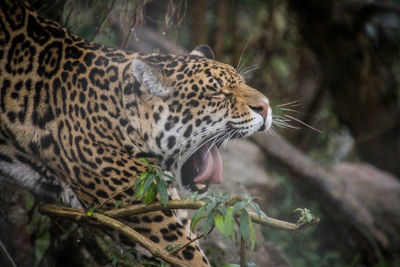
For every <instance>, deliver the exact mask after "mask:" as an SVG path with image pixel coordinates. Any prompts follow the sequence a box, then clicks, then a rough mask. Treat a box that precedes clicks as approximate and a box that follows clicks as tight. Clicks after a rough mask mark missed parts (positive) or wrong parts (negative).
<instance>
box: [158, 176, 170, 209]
mask: <svg viewBox="0 0 400 267" xmlns="http://www.w3.org/2000/svg"><path fill="white" fill-rule="evenodd" d="M157 189H158V193H159V194H160V197H161V203H162V204H163V205H164V207H165V206H167V203H168V193H167V185H166V184H165V181H164V180H162V179H160V180H158V181H157Z"/></svg>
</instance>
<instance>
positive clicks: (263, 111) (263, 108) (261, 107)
mask: <svg viewBox="0 0 400 267" xmlns="http://www.w3.org/2000/svg"><path fill="white" fill-rule="evenodd" d="M250 108H251V109H252V110H254V111H255V112H257V113H259V114H260V115H261V116H262V117H263V118H264V120H266V118H267V115H268V109H269V103H268V101H262V102H260V103H258V104H257V105H255V106H250Z"/></svg>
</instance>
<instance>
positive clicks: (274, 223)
mask: <svg viewBox="0 0 400 267" xmlns="http://www.w3.org/2000/svg"><path fill="white" fill-rule="evenodd" d="M239 200H242V197H240V196H236V195H235V196H232V197H231V198H230V199H229V200H228V201H227V203H229V205H226V206H232V205H233V204H235V203H236V202H237V201H239ZM205 204H206V203H205V202H204V201H200V200H197V201H192V200H170V201H168V204H167V205H166V206H164V205H163V204H161V203H160V202H153V203H151V204H135V205H134V206H129V207H126V208H120V209H114V210H107V211H105V212H104V214H105V215H107V216H110V217H112V218H123V217H125V216H127V215H133V214H141V213H146V212H152V211H158V210H174V209H194V210H197V209H199V208H200V207H202V206H203V205H205ZM248 213H249V216H250V218H251V220H252V221H253V222H255V223H257V224H261V225H264V226H267V227H270V228H273V229H277V230H283V231H288V232H299V231H303V230H305V229H307V228H309V227H310V226H312V225H315V224H317V223H318V222H319V218H314V219H313V220H312V221H311V222H309V223H290V222H286V221H281V220H278V219H274V218H271V217H269V218H268V219H265V218H263V217H262V216H258V215H257V214H256V213H255V212H252V211H248ZM239 216H240V212H238V213H237V217H239Z"/></svg>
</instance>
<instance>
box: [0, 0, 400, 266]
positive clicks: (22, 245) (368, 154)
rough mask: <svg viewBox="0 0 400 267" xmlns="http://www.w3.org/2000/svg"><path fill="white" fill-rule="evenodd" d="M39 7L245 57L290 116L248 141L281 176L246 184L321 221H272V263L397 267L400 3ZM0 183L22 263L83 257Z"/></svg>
mask: <svg viewBox="0 0 400 267" xmlns="http://www.w3.org/2000/svg"><path fill="white" fill-rule="evenodd" d="M31 4H32V6H33V7H34V8H35V9H37V10H38V11H39V13H41V14H42V15H44V16H45V17H47V18H51V19H53V20H56V21H58V22H60V23H61V24H62V25H64V26H65V27H67V28H68V29H70V30H71V31H72V32H74V33H76V34H78V35H79V36H81V37H83V38H85V39H88V40H91V41H94V42H98V43H103V44H108V45H112V46H115V47H119V48H122V49H128V50H134V51H140V52H144V53H149V52H160V53H174V54H182V53H186V51H190V50H191V49H193V48H194V47H195V46H196V45H198V44H208V45H210V46H211V47H212V48H213V50H214V52H215V55H216V58H217V60H219V61H222V62H225V63H229V64H231V65H233V66H238V65H240V66H241V68H242V70H244V72H245V73H246V79H247V82H248V84H249V85H251V86H252V87H254V88H257V89H258V90H260V91H262V92H263V93H264V94H265V95H267V96H268V97H269V98H270V101H271V106H272V109H273V113H274V116H275V118H276V119H278V120H280V121H281V126H285V125H286V123H287V124H288V125H286V127H277V125H276V126H275V128H274V131H275V133H276V134H277V135H279V136H281V138H276V137H271V136H269V137H268V136H265V135H257V136H256V137H255V138H253V139H251V142H253V143H256V144H257V146H258V147H259V148H260V151H262V153H263V154H264V155H265V157H266V161H265V162H264V163H263V167H264V168H266V170H267V172H268V176H269V177H268V179H270V181H273V182H272V183H273V186H270V187H268V186H266V187H265V188H258V189H257V188H256V189H254V188H253V189H251V190H250V192H256V193H259V194H261V195H262V196H261V197H262V198H263V199H264V200H263V201H261V204H262V206H263V209H264V210H265V211H266V213H267V214H269V215H271V216H273V217H278V218H282V219H287V220H291V221H293V220H295V219H294V218H295V217H294V216H293V214H292V211H293V210H294V209H295V208H297V207H303V206H305V207H308V208H310V209H311V211H312V212H313V214H315V215H317V216H319V217H320V218H321V223H320V224H319V225H318V226H317V227H315V228H313V229H311V230H308V231H306V232H305V233H302V234H299V235H293V234H288V233H282V232H276V231H271V230H263V235H264V238H265V240H266V242H267V243H268V244H269V245H268V246H272V247H273V249H270V250H269V251H270V253H273V252H272V251H276V249H277V250H279V251H280V253H279V255H280V256H279V257H281V261H280V263H279V264H275V265H273V264H272V265H270V266H278V265H279V266H288V265H289V266H290V265H291V266H382V267H383V266H400V182H399V177H400V97H399V94H400V84H399V83H400V60H399V59H400V1H369V0H368V1H367V0H324V1H317V0H303V1H296V0H269V1H264V0H237V1H236V0H220V1H216V0H187V1H185V0H169V1H161V0H148V1H144V0H131V1H128V0H108V1H106V0H93V1H89V0H57V1H49V0H31ZM306 124H307V125H310V127H307V126H305V125H306ZM228 146H229V145H228ZM251 171H252V170H251V169H249V170H248V172H249V173H250V174H251ZM266 179H267V178H266ZM0 186H1V187H0V218H3V219H2V220H3V221H2V220H0V224H1V225H0V235H1V237H2V238H1V240H2V241H3V242H4V243H5V244H6V246H7V248H8V250H9V251H10V254H11V255H12V256H13V257H14V259H15V261H16V262H18V263H20V265H21V266H23V265H26V266H52V265H57V263H58V262H60V261H63V262H64V263H65V262H67V263H71V264H73V265H70V266H78V265H79V264H82V265H85V262H84V260H81V261H80V260H79V259H80V258H79V257H76V258H75V259H73V258H71V257H68V256H67V257H66V256H65V254H62V251H64V252H66V251H67V253H68V254H74V253H75V254H77V253H76V251H75V252H71V250H74V249H76V250H81V248H80V247H79V244H77V243H76V242H75V241H76V240H77V238H76V235H79V234H80V230H79V229H74V237H73V238H68V237H67V234H65V233H63V234H60V232H61V233H62V231H61V230H60V229H62V228H63V227H62V226H61V225H62V224H63V223H65V222H57V221H55V222H56V223H54V222H50V220H49V218H48V217H45V216H39V215H38V214H37V213H38V212H37V210H36V209H35V207H36V205H37V203H38V201H37V200H35V199H34V198H33V197H32V196H30V195H28V194H27V193H25V192H23V191H21V190H20V191H18V194H16V193H15V192H16V189H15V188H12V187H11V186H9V185H3V184H2V185H0ZM264 186H265V185H264ZM264 189H265V190H264ZM54 224H57V225H58V226H59V227H57V226H54ZM60 224H61V225H60ZM54 236H57V242H54V238H53V237H54ZM259 245H260V246H262V244H259ZM88 246H89V245H86V247H88ZM16 251H17V253H16ZM54 251H57V253H58V254H56V255H55V254H54V253H55V252H54ZM60 251H61V252H60ZM88 251H90V249H88ZM80 253H81V254H82V252H80ZM88 253H89V252H88ZM78 254H79V253H78ZM1 262H2V260H1V259H0V265H1V266H3V265H2V264H1ZM3 262H4V264H7V263H6V262H7V261H5V260H4V261H3ZM77 262H79V263H77ZM5 266H7V265H5ZM63 266H68V265H63ZM260 266H261V265H260Z"/></svg>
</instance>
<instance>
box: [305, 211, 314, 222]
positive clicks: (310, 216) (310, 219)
mask: <svg viewBox="0 0 400 267" xmlns="http://www.w3.org/2000/svg"><path fill="white" fill-rule="evenodd" d="M312 220H313V215H312V214H311V213H307V214H306V221H307V222H308V223H309V222H312Z"/></svg>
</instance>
